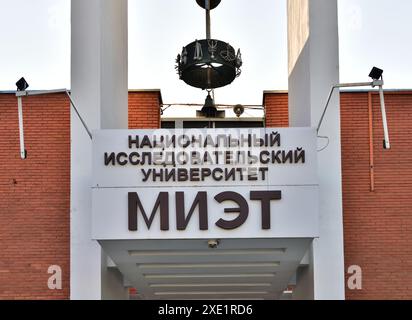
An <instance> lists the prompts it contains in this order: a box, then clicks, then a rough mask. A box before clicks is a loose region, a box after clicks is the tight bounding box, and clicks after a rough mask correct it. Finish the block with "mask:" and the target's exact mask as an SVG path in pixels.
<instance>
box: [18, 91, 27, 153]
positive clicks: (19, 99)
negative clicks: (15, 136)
mask: <svg viewBox="0 0 412 320" xmlns="http://www.w3.org/2000/svg"><path fill="white" fill-rule="evenodd" d="M17 108H18V113H19V134H20V157H21V158H22V159H23V160H24V159H26V149H25V148H24V127H23V101H22V98H21V97H18V98H17Z"/></svg>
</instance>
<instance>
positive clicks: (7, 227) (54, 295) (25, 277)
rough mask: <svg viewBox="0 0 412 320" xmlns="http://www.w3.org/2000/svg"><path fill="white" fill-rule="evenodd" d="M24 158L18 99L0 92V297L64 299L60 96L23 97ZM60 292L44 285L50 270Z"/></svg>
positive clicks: (66, 229) (64, 122)
mask: <svg viewBox="0 0 412 320" xmlns="http://www.w3.org/2000/svg"><path fill="white" fill-rule="evenodd" d="M23 109H24V125H25V126H24V129H25V143H26V149H27V152H28V158H27V160H24V161H23V160H21V159H20V149H19V130H18V116H17V99H16V97H15V96H14V95H11V94H0V299H67V298H69V287H70V284H69V268H70V256H69V254H70V139H69V137H70V113H69V112H70V110H69V104H68V102H67V99H66V97H65V96H64V95H62V94H53V95H48V96H42V97H30V98H23ZM51 265H59V266H60V267H61V268H62V271H63V279H62V280H63V290H56V291H52V290H49V289H48V287H47V280H48V278H49V277H50V275H49V274H48V273H47V270H48V268H49V266H51Z"/></svg>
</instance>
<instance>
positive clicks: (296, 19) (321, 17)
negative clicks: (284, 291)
mask: <svg viewBox="0 0 412 320" xmlns="http://www.w3.org/2000/svg"><path fill="white" fill-rule="evenodd" d="M288 43H289V116H290V124H291V126H312V127H316V125H317V123H318V121H319V119H320V116H321V114H322V111H323V108H324V105H325V100H326V98H327V96H328V93H329V90H330V88H331V86H332V85H334V84H337V83H338V82H339V39H338V17H337V0H288ZM319 134H320V135H322V136H327V137H328V138H329V140H330V141H329V146H328V147H327V148H326V149H325V150H324V151H322V152H319V154H318V171H319V185H320V198H319V201H320V221H319V226H320V238H319V239H315V240H314V243H313V257H312V258H313V260H312V261H313V266H312V267H313V280H312V282H313V288H312V290H313V291H314V292H313V297H314V299H344V297H345V288H344V254H343V219H342V178H341V177H342V170H341V142H340V103H339V93H338V92H336V94H335V95H334V96H333V98H332V101H331V103H330V106H329V110H328V114H327V118H326V119H325V122H324V124H323V127H322V131H321V132H320V133H319ZM319 141H320V142H319V144H320V145H321V144H322V145H324V144H325V140H319ZM311 269H312V268H310V270H311ZM310 277H312V276H310ZM310 277H309V278H310ZM305 286H306V287H308V286H307V282H306V284H305ZM301 296H302V295H301ZM308 296H310V294H309V293H308Z"/></svg>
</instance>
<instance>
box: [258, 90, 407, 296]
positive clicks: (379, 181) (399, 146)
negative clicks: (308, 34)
mask: <svg viewBox="0 0 412 320" xmlns="http://www.w3.org/2000/svg"><path fill="white" fill-rule="evenodd" d="M368 95H369V94H368V93H367V92H364V93H350V92H345V93H342V94H341V124H342V176H343V177H342V178H343V216H344V243H345V266H346V270H348V267H349V266H351V265H359V266H360V267H361V268H362V271H363V289H362V290H360V291H351V290H348V289H346V298H347V299H349V300H354V299H412V162H411V161H412V148H411V147H410V140H409V134H411V133H412V91H411V92H403V93H394V92H392V93H390V92H388V93H386V94H385V99H386V104H387V114H388V122H389V130H390V138H391V143H392V149H391V150H390V151H384V150H383V130H382V118H381V113H380V103H379V96H378V95H377V94H376V93H373V94H371V99H372V100H371V101H372V118H371V119H372V122H371V123H372V129H373V130H372V131H373V134H372V140H373V143H372V145H373V152H371V150H372V149H370V146H369V145H370V129H369V111H368V110H369V109H368V106H369V104H368ZM287 101H288V100H287V94H283V93H282V94H277V93H269V94H266V95H265V104H266V106H267V120H266V122H267V126H273V127H275V126H283V125H285V124H287V119H288V114H287ZM371 154H373V162H374V174H373V175H374V178H373V180H372V179H371V173H370V167H371ZM372 183H373V184H374V191H371V184H372ZM346 279H347V277H346Z"/></svg>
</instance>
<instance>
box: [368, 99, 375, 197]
mask: <svg viewBox="0 0 412 320" xmlns="http://www.w3.org/2000/svg"><path fill="white" fill-rule="evenodd" d="M368 115H369V165H370V168H369V170H370V171H369V173H370V183H371V191H372V192H373V191H375V156H374V146H373V143H374V140H373V105H372V92H370V91H369V92H368Z"/></svg>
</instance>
